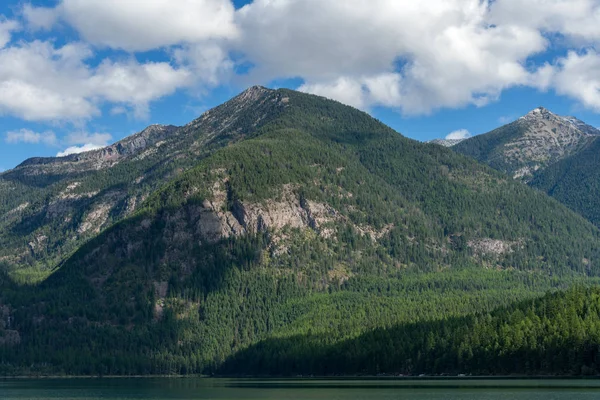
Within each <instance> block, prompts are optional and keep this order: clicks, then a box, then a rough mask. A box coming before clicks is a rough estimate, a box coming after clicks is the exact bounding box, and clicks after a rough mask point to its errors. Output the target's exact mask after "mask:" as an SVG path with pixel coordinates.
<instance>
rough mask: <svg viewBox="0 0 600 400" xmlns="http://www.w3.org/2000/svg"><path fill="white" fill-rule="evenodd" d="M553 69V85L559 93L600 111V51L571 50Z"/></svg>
mask: <svg viewBox="0 0 600 400" xmlns="http://www.w3.org/2000/svg"><path fill="white" fill-rule="evenodd" d="M551 70H552V73H553V75H552V77H551V82H552V83H551V85H552V87H554V88H555V90H556V92H557V93H559V94H561V95H566V96H569V97H571V98H573V99H576V100H578V101H579V102H580V103H581V104H583V105H584V106H585V107H587V108H590V109H592V110H594V111H596V112H600V53H597V52H596V51H594V50H588V51H585V52H583V53H577V52H575V51H570V52H569V53H568V55H567V56H566V57H563V58H560V59H559V60H558V62H557V64H556V66H555V67H553V68H552V69H551Z"/></svg>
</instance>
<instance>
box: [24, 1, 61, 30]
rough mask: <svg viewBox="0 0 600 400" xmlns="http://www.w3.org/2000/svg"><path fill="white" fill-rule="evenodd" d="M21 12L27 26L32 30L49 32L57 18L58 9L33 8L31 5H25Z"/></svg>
mask: <svg viewBox="0 0 600 400" xmlns="http://www.w3.org/2000/svg"><path fill="white" fill-rule="evenodd" d="M21 12H22V14H23V18H24V19H25V21H27V25H28V26H29V27H30V28H32V29H33V30H38V29H43V30H50V29H51V28H52V27H53V26H54V25H55V24H56V22H57V21H58V18H59V12H58V9H56V8H45V7H33V6H32V5H31V4H25V5H24V6H23V9H22V11H21Z"/></svg>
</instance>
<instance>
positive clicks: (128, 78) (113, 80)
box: [85, 61, 191, 117]
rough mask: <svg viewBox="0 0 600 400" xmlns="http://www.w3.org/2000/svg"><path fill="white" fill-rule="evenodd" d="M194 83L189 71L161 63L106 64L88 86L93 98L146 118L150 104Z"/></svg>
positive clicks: (99, 68) (97, 70) (108, 62)
mask: <svg viewBox="0 0 600 400" xmlns="http://www.w3.org/2000/svg"><path fill="white" fill-rule="evenodd" d="M190 83H191V75H190V73H189V71H187V70H185V69H182V68H173V67H172V66H171V65H169V64H167V63H164V62H161V63H146V64H138V63H137V62H135V61H131V62H128V63H115V62H111V61H105V62H103V63H102V64H101V65H100V66H99V67H98V68H97V69H96V71H95V74H94V75H93V76H91V77H90V78H89V80H88V81H87V82H86V83H85V84H86V85H87V86H88V87H89V91H90V93H91V94H93V95H97V96H101V97H102V98H104V99H105V100H108V101H110V102H114V103H122V104H127V105H130V106H131V107H133V109H134V111H135V114H136V116H138V117H146V116H147V114H148V103H149V102H150V101H152V100H155V99H158V98H161V97H163V96H166V95H169V94H172V93H173V92H175V90H177V89H178V88H181V87H186V86H188V85H189V84H190Z"/></svg>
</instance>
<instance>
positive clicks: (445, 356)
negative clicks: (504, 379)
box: [219, 287, 600, 376]
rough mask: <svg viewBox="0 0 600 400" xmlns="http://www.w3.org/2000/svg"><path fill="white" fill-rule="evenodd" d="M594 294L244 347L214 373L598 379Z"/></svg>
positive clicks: (599, 295) (598, 311) (599, 334)
mask: <svg viewBox="0 0 600 400" xmlns="http://www.w3.org/2000/svg"><path fill="white" fill-rule="evenodd" d="M599 343H600V288H598V287H596V288H593V289H586V288H582V287H577V288H574V289H570V290H568V291H566V292H561V293H554V294H550V295H546V296H544V297H543V298H540V299H537V300H528V301H524V302H519V303H516V304H513V305H511V306H510V307H503V308H499V309H498V310H494V311H493V312H489V313H476V314H472V315H469V316H466V317H459V318H449V319H442V320H438V321H427V322H418V323H411V324H402V325H399V326H395V327H392V328H380V329H376V330H374V331H372V332H369V333H366V334H364V335H361V336H359V337H357V338H352V339H349V340H346V341H342V342H337V343H334V344H332V343H330V341H328V340H327V339H326V338H324V337H322V336H319V335H306V336H304V337H291V338H285V339H269V340H266V341H263V342H260V343H258V344H257V345H255V346H251V347H250V348H249V349H246V350H244V351H242V352H240V353H238V354H236V355H235V356H234V357H232V358H231V359H230V360H228V361H227V362H226V363H225V364H224V365H223V366H222V367H221V369H220V371H219V372H220V373H221V374H238V375H275V376H293V375H298V374H304V375H317V376H326V375H332V374H345V375H357V374H366V375H376V374H380V373H382V372H383V373H387V374H394V375H396V374H402V375H419V374H454V375H458V374H473V375H479V376H481V375H501V376H506V375H511V374H520V375H531V374H535V375H562V376H566V375H598V374H599V373H600V350H599V349H600V347H599V346H598V344H599Z"/></svg>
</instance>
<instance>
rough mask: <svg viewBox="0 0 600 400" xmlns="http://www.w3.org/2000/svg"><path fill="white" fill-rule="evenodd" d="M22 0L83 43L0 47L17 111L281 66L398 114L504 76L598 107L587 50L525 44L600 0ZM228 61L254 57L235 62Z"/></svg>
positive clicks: (88, 108)
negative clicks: (144, 56) (106, 53)
mask: <svg viewBox="0 0 600 400" xmlns="http://www.w3.org/2000/svg"><path fill="white" fill-rule="evenodd" d="M22 10H23V12H22V14H23V18H24V19H25V21H26V25H27V26H29V27H31V28H34V29H50V28H51V27H53V26H54V25H55V24H56V23H57V21H61V23H65V24H69V25H70V26H72V27H73V28H74V29H75V30H76V31H77V32H78V33H79V34H80V36H81V38H82V40H85V41H87V43H89V45H86V44H68V45H66V46H64V47H56V46H54V45H53V44H52V42H33V43H21V44H18V45H16V46H14V47H9V48H6V49H4V50H0V112H4V113H9V114H11V115H16V116H19V117H21V118H24V119H28V120H65V119H66V120H78V119H84V120H85V119H87V118H91V117H94V116H98V115H99V114H100V110H101V109H102V107H101V106H102V105H104V103H110V104H109V105H110V108H109V110H111V111H110V112H111V114H113V115H115V114H123V113H133V114H135V115H136V116H137V117H145V116H147V115H148V113H149V107H150V104H151V102H152V101H154V100H156V99H159V98H161V97H163V96H167V95H169V94H172V93H173V92H175V91H176V90H178V89H180V88H195V89H196V91H197V92H198V93H205V92H206V91H207V90H208V89H210V88H213V87H216V86H218V85H221V84H223V83H228V82H237V83H239V82H242V83H252V84H255V83H269V82H271V81H272V80H275V79H282V78H300V79H302V80H303V81H304V84H303V85H301V87H300V88H299V89H300V90H302V91H306V92H310V93H315V94H320V95H323V96H326V97H330V98H334V99H337V100H340V101H342V102H344V103H346V104H350V105H353V106H355V107H358V108H361V109H369V108H371V107H374V106H384V107H391V108H394V109H397V110H399V111H401V112H402V113H403V114H408V115H410V114H427V113H430V112H432V111H434V110H436V109H439V108H457V107H464V106H468V105H475V106H477V107H481V106H485V105H486V104H488V103H490V102H493V101H496V100H497V99H498V98H499V97H500V95H501V94H502V92H503V91H504V90H506V89H508V88H512V87H516V86H528V87H534V88H537V89H539V90H549V89H554V90H556V92H557V93H560V94H562V95H567V96H570V97H573V98H576V99H578V100H579V101H580V102H581V103H582V104H584V105H585V106H587V107H589V108H592V109H596V110H597V109H599V107H600V105H599V104H600V100H599V99H598V91H597V90H595V89H594V88H596V87H597V86H595V85H596V84H597V78H596V77H597V76H598V72H597V71H598V69H597V68H598V67H597V64H596V59H597V58H598V57H599V56H598V53H596V52H595V51H593V50H587V51H579V52H571V53H568V55H566V56H565V57H561V58H557V59H556V60H554V61H552V62H548V63H546V64H542V65H540V64H539V63H536V62H535V60H536V59H534V58H532V56H535V55H539V54H543V53H545V52H546V51H547V50H548V49H549V48H550V47H551V46H552V47H553V48H554V49H555V50H556V49H558V50H561V49H564V47H561V46H567V47H569V48H578V49H593V48H594V47H596V48H597V47H598V45H600V24H598V21H599V20H600V1H599V0H530V1H527V2H523V1H521V0H428V1H414V0H346V1H323V0H254V1H253V2H252V3H250V4H248V5H246V6H244V7H243V8H242V9H240V10H238V11H235V9H234V6H233V4H232V2H231V0H146V1H122V0H60V1H59V2H58V5H57V6H56V7H54V8H36V7H32V6H30V5H25V6H23V9H22ZM11 29H13V30H14V29H18V27H13V28H11ZM5 31H6V29H5V30H4V31H3V30H2V28H1V27H0V44H1V43H2V37H3V36H2V32H5ZM6 32H8V33H7V34H5V37H8V39H5V42H6V43H10V30H9V31H6ZM6 35H8V36H6ZM91 46H97V47H110V48H114V49H123V50H125V51H130V52H138V51H146V50H156V49H160V50H161V51H163V52H164V53H163V54H164V55H167V56H171V57H172V60H171V62H169V63H167V62H160V63H151V62H147V63H140V62H138V61H136V60H135V58H134V56H133V55H132V56H131V59H130V60H129V61H123V60H119V61H115V60H113V59H107V60H104V61H102V60H95V59H94V60H91V61H90V60H89V58H90V57H93V56H94V51H95V50H94V49H95V48H96V47H91ZM232 54H235V57H234V58H235V60H236V61H235V62H234V61H233V60H232V56H231V55H232ZM236 63H238V64H244V65H245V66H247V65H252V66H253V68H251V69H250V72H249V73H248V74H241V75H236V73H235V71H236ZM92 65H93V66H92ZM45 71H48V72H45ZM573 81H574V82H575V83H573V84H569V82H573Z"/></svg>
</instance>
